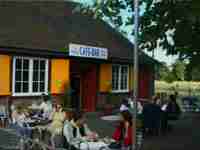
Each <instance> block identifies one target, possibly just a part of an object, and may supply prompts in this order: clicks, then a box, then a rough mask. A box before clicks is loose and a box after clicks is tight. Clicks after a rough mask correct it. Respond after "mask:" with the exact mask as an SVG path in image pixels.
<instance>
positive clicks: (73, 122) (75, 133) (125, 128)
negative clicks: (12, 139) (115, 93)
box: [11, 96, 132, 150]
mask: <svg viewBox="0 0 200 150" xmlns="http://www.w3.org/2000/svg"><path fill="white" fill-rule="evenodd" d="M36 108H37V110H38V111H36V112H34V113H33V112H30V111H29V109H27V108H24V107H22V106H21V105H17V106H15V107H13V108H12V114H11V127H12V128H14V129H16V131H17V133H18V134H19V135H20V136H21V137H25V138H26V137H29V138H31V137H32V132H33V130H32V127H31V126H30V124H29V123H28V122H29V121H30V120H31V119H32V118H37V117H38V118H43V119H46V120H49V123H48V124H47V125H46V131H47V132H49V133H50V134H51V136H50V139H51V141H53V140H56V137H62V138H59V140H60V141H59V142H55V141H54V142H52V143H54V144H56V145H54V146H56V147H69V146H70V148H71V150H77V149H84V148H80V146H83V147H84V146H85V147H88V146H89V147H90V149H94V150H95V149H96V150H99V149H100V148H101V147H106V148H107V149H113V148H116V145H117V146H118V147H117V148H119V146H120V147H121V146H123V147H126V148H129V147H130V146H131V145H132V133H131V131H132V115H131V113H130V112H129V111H128V110H124V111H121V113H120V114H121V115H120V116H121V119H120V120H121V121H120V123H119V126H117V127H116V129H115V132H114V133H113V136H112V138H111V139H113V141H115V142H113V143H112V144H110V145H109V144H108V143H107V144H106V143H105V142H102V141H99V140H98V138H99V135H98V134H97V133H96V132H93V131H91V130H90V128H89V127H88V125H87V120H86V115H85V114H84V112H81V111H73V110H69V109H68V110H65V109H64V108H63V107H62V105H61V104H59V103H57V104H54V105H52V104H50V103H49V101H48V100H47V98H46V97H44V96H43V101H42V103H41V104H40V105H38V106H37V107H36V106H34V109H36ZM88 141H92V142H88ZM81 142H83V143H84V142H85V143H86V144H85V145H84V144H82V145H80V143H81Z"/></svg>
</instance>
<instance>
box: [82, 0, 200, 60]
mask: <svg viewBox="0 0 200 150" xmlns="http://www.w3.org/2000/svg"><path fill="white" fill-rule="evenodd" d="M133 2H134V1H133V0H95V2H94V4H93V5H92V6H88V7H84V12H91V11H92V12H93V13H94V16H95V18H101V19H102V18H103V19H104V20H106V21H108V22H109V23H110V24H112V25H113V26H115V27H117V28H118V29H119V28H120V27H124V26H130V25H131V26H133V22H134V17H133V15H132V14H134V13H133V12H134V10H133ZM139 2H140V8H141V10H143V11H144V12H143V14H142V15H141V17H140V47H141V48H142V49H147V50H149V51H152V50H154V49H155V48H157V47H158V46H159V47H161V48H162V49H163V50H165V51H166V52H167V54H179V56H180V57H181V58H184V59H185V58H187V59H190V60H192V59H193V57H196V56H199V57H200V44H199V41H200V9H199V8H200V1H199V0H140V1H139ZM123 11H126V12H127V13H125V14H129V15H127V16H125V15H124V13H122V12H123ZM125 29H126V28H121V31H123V32H126V31H124V30H125ZM132 34H133V33H132Z"/></svg>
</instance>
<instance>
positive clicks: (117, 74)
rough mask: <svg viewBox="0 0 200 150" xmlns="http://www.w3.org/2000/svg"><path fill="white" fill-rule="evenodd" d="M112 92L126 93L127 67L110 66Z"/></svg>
mask: <svg viewBox="0 0 200 150" xmlns="http://www.w3.org/2000/svg"><path fill="white" fill-rule="evenodd" d="M112 90H113V92H128V66H127V65H113V66H112Z"/></svg>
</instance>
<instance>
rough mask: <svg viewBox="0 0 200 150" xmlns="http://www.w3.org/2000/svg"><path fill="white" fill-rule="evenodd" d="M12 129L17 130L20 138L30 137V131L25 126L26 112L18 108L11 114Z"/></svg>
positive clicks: (26, 125)
mask: <svg viewBox="0 0 200 150" xmlns="http://www.w3.org/2000/svg"><path fill="white" fill-rule="evenodd" d="M11 117H12V127H13V128H14V129H16V130H17V133H18V134H19V135H20V136H26V137H31V129H29V126H28V124H26V120H27V119H28V118H27V112H25V111H23V109H22V108H21V107H20V106H18V107H17V108H16V110H14V111H13V112H12V116H11Z"/></svg>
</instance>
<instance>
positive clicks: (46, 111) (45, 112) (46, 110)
mask: <svg viewBox="0 0 200 150" xmlns="http://www.w3.org/2000/svg"><path fill="white" fill-rule="evenodd" d="M42 99H43V102H42V103H41V104H40V106H39V109H40V110H41V111H42V116H43V117H44V118H49V116H50V113H51V112H52V104H51V102H50V101H48V97H47V96H46V95H45V94H42Z"/></svg>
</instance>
